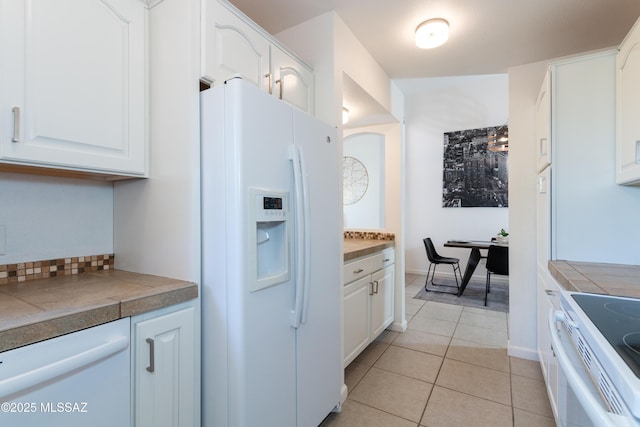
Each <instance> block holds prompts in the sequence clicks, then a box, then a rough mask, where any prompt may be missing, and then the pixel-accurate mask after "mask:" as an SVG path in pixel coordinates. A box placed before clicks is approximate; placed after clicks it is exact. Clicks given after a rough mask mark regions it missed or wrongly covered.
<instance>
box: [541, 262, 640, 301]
mask: <svg viewBox="0 0 640 427" xmlns="http://www.w3.org/2000/svg"><path fill="white" fill-rule="evenodd" d="M549 271H550V272H551V275H552V276H553V277H554V278H555V279H556V280H557V281H558V283H560V284H561V285H562V286H564V288H565V289H566V290H568V291H577V292H591V293H596V294H609V295H617V296H623V297H633V298H640V265H626V264H603V263H592V262H576V261H561V260H557V261H549Z"/></svg>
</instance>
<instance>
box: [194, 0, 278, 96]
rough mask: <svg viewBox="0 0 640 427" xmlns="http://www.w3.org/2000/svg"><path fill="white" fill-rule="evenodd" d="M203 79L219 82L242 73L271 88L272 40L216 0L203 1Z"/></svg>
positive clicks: (265, 87)
mask: <svg viewBox="0 0 640 427" xmlns="http://www.w3.org/2000/svg"><path fill="white" fill-rule="evenodd" d="M202 14H203V22H204V25H203V31H202V33H203V37H204V40H203V43H202V58H201V64H202V72H201V74H202V79H203V80H205V81H206V82H208V83H210V84H213V85H217V84H221V83H224V81H225V80H228V79H229V78H231V77H234V76H241V77H242V78H244V79H246V80H249V81H250V82H251V83H253V84H255V85H256V86H258V87H259V88H261V89H263V90H269V89H270V88H269V81H270V79H269V77H270V76H269V41H268V40H267V39H265V38H264V37H263V36H262V35H261V34H260V33H259V32H258V31H256V30H255V29H254V28H252V27H251V25H249V24H248V23H247V22H246V21H244V20H242V19H240V17H238V16H237V15H236V14H234V13H233V12H231V11H230V10H229V9H227V8H226V7H225V6H223V5H222V4H220V3H219V2H218V1H216V0H208V1H205V2H203V11H202Z"/></svg>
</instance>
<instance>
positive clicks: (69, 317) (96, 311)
mask: <svg viewBox="0 0 640 427" xmlns="http://www.w3.org/2000/svg"><path fill="white" fill-rule="evenodd" d="M118 319H121V317H120V307H119V304H118V303H117V302H115V301H114V302H113V304H110V305H104V306H102V307H92V308H88V309H82V310H78V311H76V312H72V313H65V314H60V315H57V316H56V317H51V318H49V319H41V320H35V321H34V322H33V323H28V324H24V325H20V326H15V327H12V328H9V329H7V330H4V331H2V332H0V352H2V351H7V350H13V349H15V348H18V347H23V346H25V345H29V344H34V343H36V342H39V341H44V340H47V339H51V338H56V337H59V336H61V335H65V334H70V333H72V332H77V331H80V330H82V329H87V328H91V327H94V326H99V325H103V324H105V323H109V322H113V321H114V320H118Z"/></svg>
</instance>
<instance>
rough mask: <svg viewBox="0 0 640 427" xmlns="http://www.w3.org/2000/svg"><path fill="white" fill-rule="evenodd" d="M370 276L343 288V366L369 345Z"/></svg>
mask: <svg viewBox="0 0 640 427" xmlns="http://www.w3.org/2000/svg"><path fill="white" fill-rule="evenodd" d="M370 282H371V276H367V277H363V278H362V279H359V280H356V281H355V282H352V283H350V284H348V285H346V286H345V287H344V305H343V309H344V366H345V367H346V366H347V365H348V364H349V363H351V362H352V361H353V359H355V358H356V357H357V356H358V354H360V352H361V351H362V350H364V349H365V347H366V346H367V345H368V344H369V331H370V328H369V299H370V296H369V294H370V293H371V283H370Z"/></svg>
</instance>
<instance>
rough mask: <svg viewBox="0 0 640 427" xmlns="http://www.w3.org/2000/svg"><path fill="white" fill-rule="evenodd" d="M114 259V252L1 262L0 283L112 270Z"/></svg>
mask: <svg viewBox="0 0 640 427" xmlns="http://www.w3.org/2000/svg"><path fill="white" fill-rule="evenodd" d="M114 259H115V257H114V254H105V255H89V256H80V257H72V258H58V259H48V260H41V261H30V262H21V263H17V264H1V265H0V285H6V284H10V283H18V282H26V281H29V280H36V279H46V278H49V277H57V276H69V275H72V274H79V273H84V272H90V271H102V270H110V269H113V267H114Z"/></svg>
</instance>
